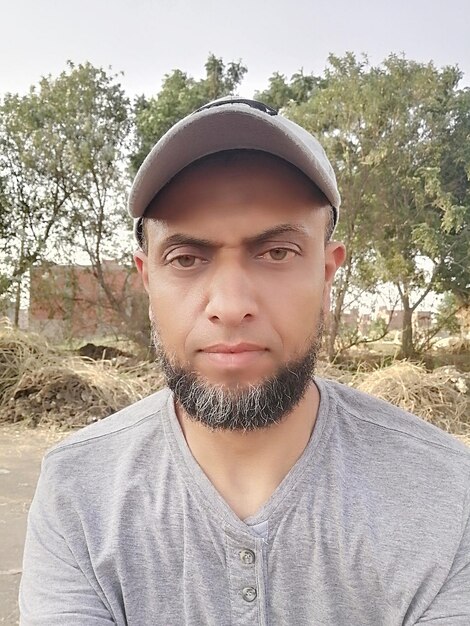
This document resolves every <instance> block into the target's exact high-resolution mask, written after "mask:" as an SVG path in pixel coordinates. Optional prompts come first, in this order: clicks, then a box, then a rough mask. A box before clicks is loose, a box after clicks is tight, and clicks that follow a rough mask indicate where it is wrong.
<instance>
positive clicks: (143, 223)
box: [136, 149, 336, 254]
mask: <svg viewBox="0 0 470 626" xmlns="http://www.w3.org/2000/svg"><path fill="white" fill-rule="evenodd" d="M259 154H262V155H264V156H267V157H271V158H272V159H275V160H277V161H281V162H282V163H283V164H284V165H286V166H287V167H289V168H290V169H291V170H294V171H295V172H297V173H298V174H300V175H301V176H302V177H303V178H304V179H305V181H306V182H307V183H308V184H309V185H310V187H311V188H312V191H313V195H314V196H315V197H316V198H317V199H318V202H319V203H320V204H322V205H323V207H324V208H325V209H326V210H327V211H328V221H327V223H326V227H325V245H326V244H327V243H328V242H329V241H330V239H331V236H332V234H333V231H334V229H335V225H336V209H335V208H334V207H333V206H332V205H331V203H330V202H329V200H328V199H327V197H326V196H325V194H324V193H323V191H321V189H319V187H318V186H317V185H315V183H314V182H313V181H312V180H310V178H308V177H307V176H306V175H305V174H304V173H303V172H302V171H301V170H299V168H297V167H296V166H295V165H292V163H289V161H286V160H285V159H282V158H281V157H278V156H276V155H274V154H271V153H269V152H264V151H262V150H250V149H235V150H223V151H221V152H215V153H212V154H208V155H206V156H204V157H201V158H200V159H197V160H196V161H193V162H192V163H190V164H189V165H187V166H186V167H185V168H183V169H182V170H181V171H179V172H178V173H177V174H176V175H175V176H173V178H172V179H171V180H170V181H169V182H168V183H167V184H166V185H165V187H163V189H165V188H166V187H167V186H168V185H170V184H171V183H172V182H173V181H174V180H175V179H176V178H177V177H178V176H180V175H181V174H182V173H183V172H184V173H186V172H189V171H191V170H193V169H195V168H197V167H199V166H201V165H204V164H211V165H234V164H237V163H243V162H244V161H246V158H247V157H249V156H252V155H259ZM163 189H161V190H160V191H159V192H158V193H157V195H156V196H155V197H154V198H153V200H152V201H151V202H150V203H149V206H148V207H147V209H148V208H149V207H151V206H152V205H153V204H154V202H155V200H156V199H157V198H158V196H159V195H160V193H161V192H162V191H163ZM154 219H157V218H152V217H148V216H145V214H144V216H143V217H141V218H140V220H139V222H138V224H137V229H136V233H137V238H138V241H139V244H140V247H141V248H142V250H143V251H144V252H145V254H147V252H148V230H147V224H148V221H149V220H154Z"/></svg>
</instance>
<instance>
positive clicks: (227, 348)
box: [201, 343, 265, 354]
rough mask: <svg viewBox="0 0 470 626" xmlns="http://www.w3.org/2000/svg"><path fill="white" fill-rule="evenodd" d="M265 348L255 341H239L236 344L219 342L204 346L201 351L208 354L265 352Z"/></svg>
mask: <svg viewBox="0 0 470 626" xmlns="http://www.w3.org/2000/svg"><path fill="white" fill-rule="evenodd" d="M264 350H265V348H263V347H262V346H258V345H256V344H254V343H237V344H235V345H229V344H224V343H218V344H216V345H213V346H209V347H207V348H203V349H202V350H201V352H205V353H207V354H240V353H242V352H264Z"/></svg>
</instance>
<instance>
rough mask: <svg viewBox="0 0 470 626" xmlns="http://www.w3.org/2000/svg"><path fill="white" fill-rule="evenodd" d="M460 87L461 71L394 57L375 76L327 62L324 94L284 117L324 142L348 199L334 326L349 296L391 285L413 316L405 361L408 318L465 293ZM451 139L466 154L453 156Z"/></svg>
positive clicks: (359, 67) (464, 129)
mask: <svg viewBox="0 0 470 626" xmlns="http://www.w3.org/2000/svg"><path fill="white" fill-rule="evenodd" d="M459 80H460V73H459V71H458V70H457V69H456V68H452V67H447V68H444V69H442V70H438V69H436V68H435V67H434V65H433V64H432V63H429V64H420V63H415V62H413V61H408V60H406V59H404V58H402V57H398V56H396V55H391V56H390V57H388V58H387V59H386V60H385V61H384V62H383V63H382V64H381V65H380V66H377V67H372V66H371V65H370V64H369V63H368V61H367V59H366V58H365V57H364V58H362V59H359V60H358V59H357V58H356V57H355V56H354V55H353V54H347V55H346V56H344V57H336V56H334V55H331V56H330V57H329V67H328V69H327V70H326V72H325V76H324V79H323V81H322V82H321V85H320V87H319V88H318V89H317V90H316V91H315V92H314V93H313V94H312V96H311V97H310V98H309V99H308V100H307V101H306V102H304V103H301V104H296V103H291V104H290V105H289V106H288V107H287V109H286V112H287V114H288V115H290V116H291V117H292V118H293V119H294V120H295V121H297V122H299V123H300V124H301V125H303V126H305V127H306V128H307V129H308V130H310V131H311V132H313V133H314V134H315V135H317V136H318V137H319V139H320V141H321V143H322V144H323V145H324V146H325V149H326V151H327V153H328V155H329V156H330V158H331V160H332V162H333V163H334V164H335V169H336V172H337V175H338V183H339V187H340V189H341V191H342V196H343V209H342V217H341V220H340V225H339V228H338V237H339V238H340V239H342V240H344V241H345V243H346V244H347V247H348V256H347V259H346V263H345V266H344V268H343V269H342V270H341V272H340V275H339V282H337V285H336V292H335V296H336V307H335V315H336V318H337V319H338V320H339V318H340V315H341V311H342V309H343V304H344V298H345V294H346V293H347V292H348V291H350V290H351V288H352V287H355V288H357V287H360V286H361V285H362V287H363V288H364V289H367V290H370V289H371V288H374V286H377V285H378V284H380V283H384V282H391V283H393V284H394V285H395V286H396V287H397V289H398V291H399V293H400V296H401V300H402V306H403V309H404V310H405V311H407V312H408V314H407V315H405V326H404V329H403V342H404V343H403V346H402V347H403V354H404V355H405V356H411V353H412V352H413V343H412V327H411V323H410V321H409V320H410V319H411V312H412V311H413V310H415V309H416V308H417V306H418V305H419V303H420V302H421V301H422V300H423V299H424V297H425V295H426V293H428V292H429V291H430V290H431V289H437V288H439V287H440V288H444V285H445V284H447V288H449V281H450V282H452V280H453V281H457V280H458V287H459V288H460V289H462V287H463V288H465V285H468V278H469V271H470V269H469V264H468V262H467V264H466V265H464V263H463V260H464V256H465V254H467V255H468V248H469V237H468V210H469V203H468V198H467V197H466V196H465V198H466V199H464V202H463V204H462V203H460V204H458V198H457V197H456V195H457V194H456V191H455V189H454V191H453V190H452V189H451V187H452V184H453V185H454V188H456V189H458V191H459V193H460V198H461V197H462V193H463V190H465V194H466V193H467V192H466V190H467V179H465V177H464V175H463V170H465V168H466V167H468V163H469V160H468V148H467V149H464V148H463V147H462V146H463V145H464V143H465V140H464V136H465V134H466V133H467V136H468V112H469V107H468V98H467V99H465V98H464V96H463V95H462V92H459V91H458V89H457V86H458V82H459ZM463 99H465V102H463V101H462V100H463ZM451 138H454V139H455V141H456V143H458V145H459V147H460V151H459V150H457V151H455V150H453V149H452V148H451V141H450V140H451ZM467 146H468V141H467ZM456 155H457V156H456ZM456 158H457V159H458V163H459V164H460V173H459V174H458V181H456V180H455V179H453V176H455V171H456V168H455V167H454V166H453V160H455V159H456ZM443 166H447V169H448V181H447V182H446V179H445V175H444V167H443ZM465 171H466V172H468V170H465ZM465 224H466V225H465ZM457 264H458V267H459V271H460V273H459V271H458V269H457V267H456V265H457ZM445 271H447V283H446V281H445V280H444V274H445ZM451 277H452V278H451ZM456 277H457V278H456ZM455 288H456V289H457V286H456V287H455ZM405 343H406V345H405ZM330 348H331V349H333V348H332V346H330Z"/></svg>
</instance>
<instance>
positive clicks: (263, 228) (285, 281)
mask: <svg viewBox="0 0 470 626" xmlns="http://www.w3.org/2000/svg"><path fill="white" fill-rule="evenodd" d="M147 215H148V216H149V217H152V218H155V220H151V221H149V223H148V227H147V240H148V249H147V254H144V253H143V252H141V251H139V252H137V253H136V263H137V267H138V269H139V271H140V272H141V274H142V278H143V282H144V285H145V288H146V290H147V292H148V295H149V300H150V313H151V318H152V322H153V324H154V328H155V329H156V333H157V335H158V342H159V344H160V347H161V349H162V350H163V352H164V354H165V356H166V358H167V360H168V361H169V362H171V363H172V364H173V365H174V366H176V367H178V368H182V369H183V370H184V371H186V372H191V373H193V374H194V376H195V377H196V378H197V380H198V381H199V383H202V384H203V385H205V386H209V387H217V388H218V389H219V390H220V389H221V388H222V389H224V390H227V392H229V393H230V392H236V393H238V392H240V391H243V390H244V389H249V388H252V387H256V386H259V385H260V384H262V383H263V381H266V380H268V379H272V378H273V377H275V376H276V375H277V374H278V373H279V372H280V371H281V370H282V369H283V368H284V369H285V368H286V365H287V366H288V367H289V364H291V363H295V362H299V361H300V360H302V359H304V357H305V355H306V353H307V352H308V351H311V349H312V346H313V345H315V344H316V343H318V339H319V337H318V334H319V328H320V326H321V320H322V313H323V312H324V311H327V310H328V308H329V293H330V288H331V281H332V279H333V276H334V273H335V271H336V269H337V267H338V266H339V265H340V264H341V262H342V260H343V258H344V249H343V246H342V245H341V244H337V243H328V244H327V245H326V246H325V225H326V223H327V217H328V215H327V209H326V208H325V207H323V205H322V203H321V201H320V200H319V199H318V197H317V196H316V195H315V193H314V192H313V190H312V186H311V185H310V184H309V183H308V181H306V180H305V179H304V177H303V176H302V175H300V174H299V173H298V172H296V171H295V170H293V169H291V168H290V167H288V166H287V165H285V164H284V163H283V162H282V161H279V160H276V159H273V158H271V157H268V156H264V155H251V156H250V157H247V158H246V159H244V160H243V161H238V162H234V163H231V164H224V163H215V164H214V163H212V164H210V163H205V164H201V165H197V166H196V167H193V168H191V169H189V170H187V171H186V172H183V173H182V174H180V175H179V176H178V177H176V178H175V179H174V180H173V182H172V183H171V184H170V185H168V186H167V188H166V189H165V190H164V191H163V192H161V193H160V194H159V195H158V197H157V199H156V201H154V203H153V205H152V206H151V208H150V210H149V211H148V213H147Z"/></svg>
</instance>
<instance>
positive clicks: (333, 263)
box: [323, 241, 346, 311]
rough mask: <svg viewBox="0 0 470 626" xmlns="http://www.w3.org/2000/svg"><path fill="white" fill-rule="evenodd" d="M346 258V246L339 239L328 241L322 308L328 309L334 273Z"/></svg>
mask: <svg viewBox="0 0 470 626" xmlns="http://www.w3.org/2000/svg"><path fill="white" fill-rule="evenodd" d="M345 259H346V248H345V246H344V244H342V243H340V242H339V241H329V242H328V243H327V244H326V246H325V286H324V290H323V305H324V310H325V311H329V310H330V304H331V298H330V294H331V286H332V285H333V279H334V277H335V274H336V272H337V270H338V268H339V267H341V265H343V263H344V261H345Z"/></svg>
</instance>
